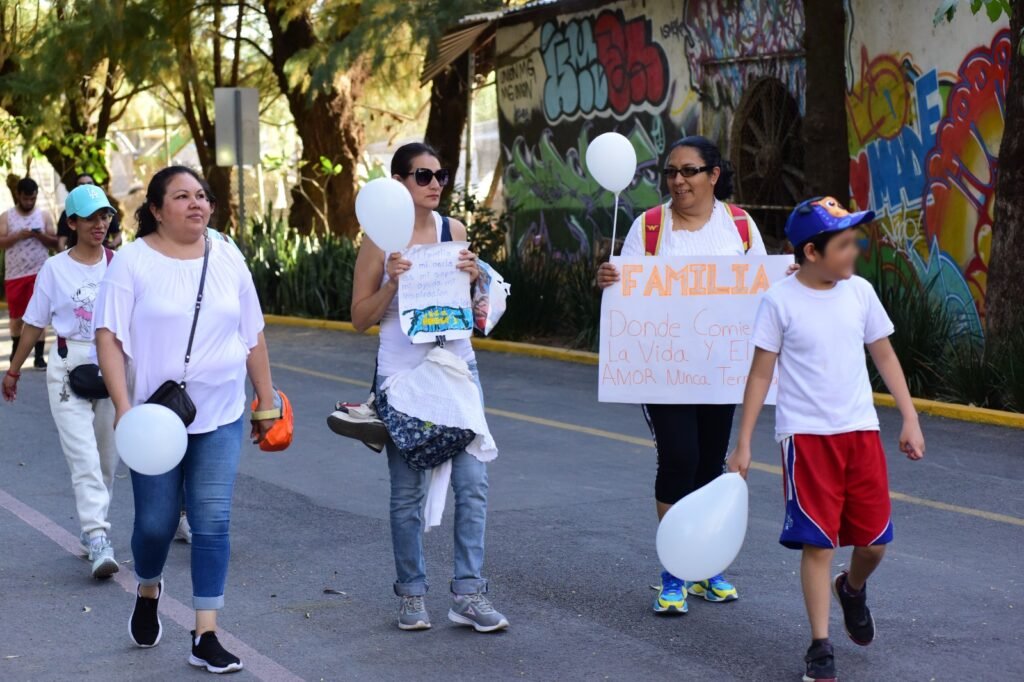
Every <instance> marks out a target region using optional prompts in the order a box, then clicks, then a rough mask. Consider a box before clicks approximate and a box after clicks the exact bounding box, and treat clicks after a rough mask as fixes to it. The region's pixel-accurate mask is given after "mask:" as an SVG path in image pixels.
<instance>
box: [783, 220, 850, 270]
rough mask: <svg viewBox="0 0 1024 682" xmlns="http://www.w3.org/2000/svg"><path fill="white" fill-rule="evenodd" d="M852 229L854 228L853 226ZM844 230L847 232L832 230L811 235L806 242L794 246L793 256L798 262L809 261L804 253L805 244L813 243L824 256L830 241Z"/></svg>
mask: <svg viewBox="0 0 1024 682" xmlns="http://www.w3.org/2000/svg"><path fill="white" fill-rule="evenodd" d="M850 229H851V230H852V229H853V228H852V227H851V228H850ZM843 232H846V230H831V231H829V232H822V233H821V234H817V235H815V236H813V237H811V238H810V239H808V240H807V241H805V242H801V243H799V244H797V245H796V246H795V247H794V248H793V257H794V258H796V264H797V265H803V264H804V263H806V262H807V254H805V253H804V247H805V246H807V245H808V244H811V245H812V246H814V252H815V253H817V254H820V255H822V256H824V255H825V248H826V247H827V246H828V243H829V242H830V241H832V240H833V239H834V238H835V237H836V236H837V235H841V234H842V233H843Z"/></svg>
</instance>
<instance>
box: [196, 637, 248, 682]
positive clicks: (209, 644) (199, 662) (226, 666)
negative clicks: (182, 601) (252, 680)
mask: <svg viewBox="0 0 1024 682" xmlns="http://www.w3.org/2000/svg"><path fill="white" fill-rule="evenodd" d="M188 662H189V663H190V664H191V665H194V666H196V667H197V668H206V669H207V670H208V671H210V672H211V673H217V674H218V675H219V674H221V673H233V672H237V671H239V670H241V669H242V661H241V660H239V658H238V656H235V655H234V654H233V653H230V652H229V651H227V650H225V649H224V647H222V646H221V645H220V642H219V641H217V633H216V632H213V631H210V632H204V633H203V634H201V635H200V636H199V644H196V631H195V630H192V655H191V656H189V657H188Z"/></svg>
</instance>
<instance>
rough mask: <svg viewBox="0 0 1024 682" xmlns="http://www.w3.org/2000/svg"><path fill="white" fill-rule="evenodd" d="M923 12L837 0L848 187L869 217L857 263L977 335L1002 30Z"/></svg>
mask: <svg viewBox="0 0 1024 682" xmlns="http://www.w3.org/2000/svg"><path fill="white" fill-rule="evenodd" d="M926 10H927V8H922V5H921V3H918V2H912V1H910V0H903V1H897V2H892V3H889V4H888V5H887V11H886V12H884V13H881V12H878V11H877V5H876V3H874V2H871V1H870V0H850V1H849V2H848V5H847V16H848V21H847V35H848V40H847V100H846V109H847V123H848V131H849V146H850V194H851V196H852V197H853V202H854V203H855V204H856V205H857V206H858V207H861V208H871V209H872V210H874V211H875V212H876V213H877V214H878V216H879V219H878V220H877V221H876V222H875V224H874V226H873V228H872V230H871V231H870V232H869V233H868V234H867V235H866V243H865V245H864V246H865V249H864V256H863V258H862V260H861V263H860V269H861V272H862V274H864V275H866V276H869V277H873V278H879V277H882V276H885V274H889V275H893V276H896V277H899V278H900V279H902V280H904V281H907V282H911V283H914V284H917V285H920V286H925V287H929V289H930V290H931V291H932V292H934V294H935V295H936V296H938V297H940V298H941V299H942V300H943V301H944V302H945V305H946V308H947V309H948V310H949V311H950V312H951V313H952V314H953V315H954V316H955V318H956V319H957V321H958V323H959V328H960V331H961V332H962V333H969V334H974V335H978V336H980V335H981V332H982V326H983V319H984V295H985V283H986V272H987V269H988V257H989V246H990V241H991V234H992V206H993V201H994V189H995V179H996V174H997V170H998V169H997V165H998V164H997V155H998V151H999V140H1000V138H1001V137H1002V132H1003V110H1004V106H1003V101H1004V95H1005V92H1006V84H1007V64H1008V61H1009V50H1010V38H1009V31H1008V29H1007V28H1006V26H1005V25H1003V26H1000V25H995V24H992V23H991V22H989V21H988V19H987V18H985V16H984V13H982V16H981V17H972V16H970V14H969V13H967V12H961V13H959V14H958V15H957V18H956V21H955V22H954V24H952V25H940V26H939V27H935V28H933V27H932V25H931V23H932V22H931V19H930V16H928V14H929V13H928V11H926ZM909 27H913V28H912V29H911V28H909Z"/></svg>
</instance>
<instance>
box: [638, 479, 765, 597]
mask: <svg viewBox="0 0 1024 682" xmlns="http://www.w3.org/2000/svg"><path fill="white" fill-rule="evenodd" d="M746 534H747V482H746V481H745V480H743V477H742V476H740V475H739V474H737V473H729V474H723V475H721V476H719V477H718V478H716V479H715V480H713V481H711V483H708V484H707V485H706V486H704V487H703V488H700V489H698V490H694V491H693V492H692V493H690V494H689V495H687V496H686V497H684V498H683V499H681V500H679V501H678V502H676V503H675V504H674V505H673V506H672V508H671V509H669V510H668V513H667V514H665V517H664V518H663V519H662V520H661V524H660V525H659V526H658V536H657V542H656V545H657V547H658V558H659V559H660V560H661V565H662V566H664V567H665V570H666V571H668V572H669V573H671V574H672V575H674V576H676V577H677V578H680V579H682V580H690V581H698V580H707V579H708V578H710V577H711V576H714V575H718V574H719V573H721V572H722V571H724V570H725V569H726V568H728V567H729V564H731V563H732V562H733V560H734V559H735V558H736V555H737V554H739V551H740V547H741V546H742V545H743V538H744V536H745V535H746Z"/></svg>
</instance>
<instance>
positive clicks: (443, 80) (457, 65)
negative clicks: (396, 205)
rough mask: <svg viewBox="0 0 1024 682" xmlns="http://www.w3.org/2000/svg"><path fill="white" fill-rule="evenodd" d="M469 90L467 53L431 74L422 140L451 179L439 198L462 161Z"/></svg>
mask: <svg viewBox="0 0 1024 682" xmlns="http://www.w3.org/2000/svg"><path fill="white" fill-rule="evenodd" d="M468 90H469V52H466V53H465V54H463V55H462V56H461V57H459V58H458V59H456V60H455V61H454V62H452V64H451V65H450V66H449V67H448V68H447V69H445V70H444V71H442V72H441V73H440V74H438V75H437V76H435V77H434V82H433V83H432V84H431V86H430V114H429V116H428V118H427V133H426V135H425V136H424V142H426V143H427V144H429V145H430V146H432V147H433V148H434V149H436V150H437V153H438V154H440V155H441V163H443V164H444V165H445V167H446V168H449V169H450V170H451V172H452V182H450V183H449V184H448V186H447V187H445V188H444V195H443V197H442V198H444V197H447V196H448V195H450V194H451V192H452V188H454V187H455V179H456V178H457V177H458V172H459V163H460V161H461V160H462V154H461V151H462V139H463V135H464V134H465V131H466V116H467V114H468V110H467V101H466V98H467V93H468Z"/></svg>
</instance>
